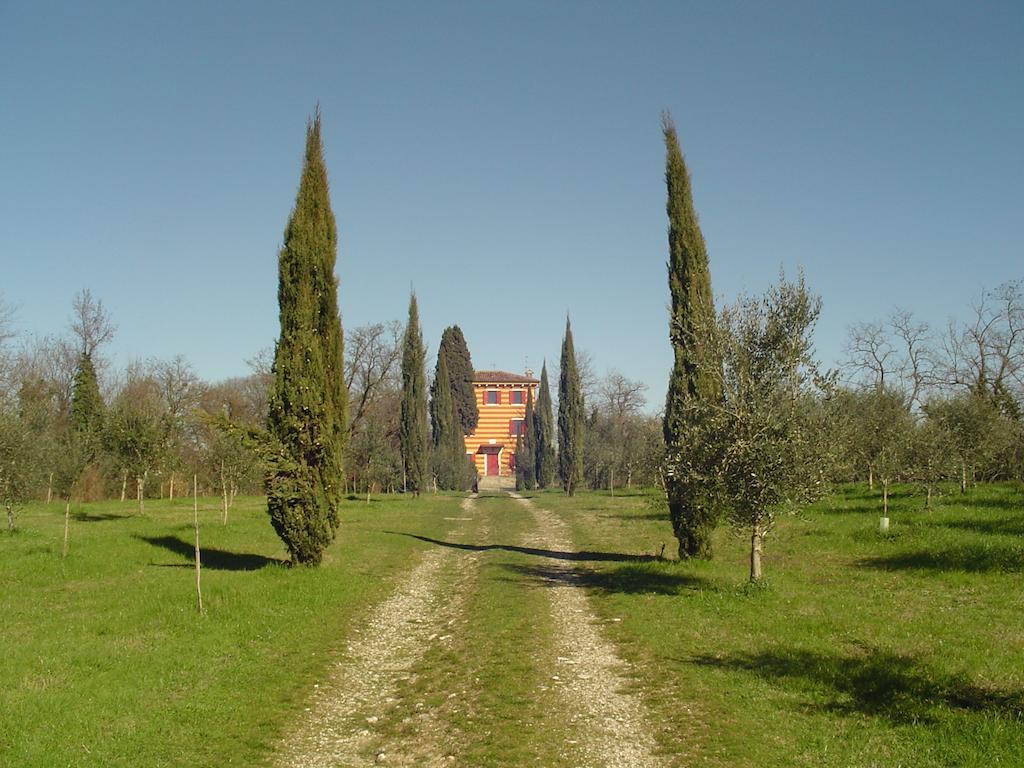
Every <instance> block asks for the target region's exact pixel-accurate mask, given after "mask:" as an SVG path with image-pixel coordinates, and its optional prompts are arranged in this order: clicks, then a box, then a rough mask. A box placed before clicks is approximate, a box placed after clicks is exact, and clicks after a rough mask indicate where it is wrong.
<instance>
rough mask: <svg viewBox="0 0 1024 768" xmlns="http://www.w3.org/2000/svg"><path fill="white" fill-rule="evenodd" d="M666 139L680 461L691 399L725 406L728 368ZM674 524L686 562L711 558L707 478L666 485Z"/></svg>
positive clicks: (681, 173)
mask: <svg viewBox="0 0 1024 768" xmlns="http://www.w3.org/2000/svg"><path fill="white" fill-rule="evenodd" d="M661 127H662V133H663V134H664V138H665V150H666V157H665V184H666V186H667V189H668V196H667V203H666V211H667V213H668V220H669V227H668V247H669V258H668V287H669V293H670V295H671V316H670V319H669V339H670V341H671V342H672V351H673V354H674V361H673V365H672V373H671V375H670V377H669V382H668V395H667V397H666V401H665V419H664V423H663V426H664V432H665V443H666V446H667V448H668V453H669V456H670V458H671V455H672V454H673V453H680V452H683V451H686V450H687V446H686V445H684V444H683V443H684V441H683V440H682V439H681V436H682V433H683V430H684V427H685V424H686V419H687V418H689V416H688V415H687V413H688V409H687V402H688V401H690V400H691V399H694V398H695V399H698V400H701V401H713V400H718V399H720V398H721V384H720V372H721V362H720V361H719V360H717V359H716V353H715V352H714V344H713V342H712V333H713V330H714V324H715V307H714V301H713V297H712V293H711V275H710V272H709V269H708V254H707V250H706V248H705V246H704V236H703V235H702V234H701V231H700V226H699V224H698V223H697V213H696V211H695V210H694V207H693V198H692V193H691V189H690V174H689V172H688V171H687V169H686V163H685V161H684V160H683V153H682V152H681V151H680V149H679V140H678V138H677V136H676V127H675V124H674V123H673V122H672V118H671V117H670V116H669V115H668V114H667V113H666V114H665V115H664V116H663V117H662V126H661ZM666 491H667V494H668V507H669V516H670V518H671V521H672V529H673V532H674V534H675V536H676V538H677V539H678V541H679V557H680V558H684V559H685V558H689V557H710V556H711V532H712V531H713V530H714V527H715V525H716V524H717V522H718V511H717V509H716V508H715V504H714V500H713V498H712V497H711V495H710V493H709V489H707V488H706V487H705V484H704V483H703V482H700V481H699V478H695V477H681V476H677V475H673V474H672V473H671V472H670V473H669V475H668V477H667V478H666Z"/></svg>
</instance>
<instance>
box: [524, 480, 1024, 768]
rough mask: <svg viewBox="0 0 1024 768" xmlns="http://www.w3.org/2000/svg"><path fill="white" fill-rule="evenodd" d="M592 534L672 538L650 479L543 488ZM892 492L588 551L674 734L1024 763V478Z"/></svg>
mask: <svg viewBox="0 0 1024 768" xmlns="http://www.w3.org/2000/svg"><path fill="white" fill-rule="evenodd" d="M530 495H532V496H533V497H534V499H535V501H536V502H537V503H539V504H542V505H543V506H545V507H547V508H549V509H551V510H553V511H557V512H559V513H560V514H562V515H563V516H564V517H565V519H567V520H568V521H569V522H570V523H571V524H572V528H573V531H574V535H575V538H576V544H577V546H578V547H580V548H583V549H593V550H600V551H617V552H622V553H629V554H643V553H648V554H649V553H656V552H658V551H659V550H660V547H661V544H662V543H665V545H666V553H672V551H673V542H674V540H673V539H672V537H671V532H670V530H669V528H668V525H667V523H666V522H664V521H663V519H662V516H661V514H660V513H659V512H657V511H656V510H655V508H654V507H652V505H651V503H650V500H649V499H648V498H645V497H644V496H643V495H641V494H635V495H631V496H626V497H623V496H622V495H621V494H620V495H617V496H616V497H614V498H612V497H610V496H609V495H607V494H584V495H581V496H578V497H576V498H573V499H568V498H565V497H563V496H561V495H559V494H558V493H555V492H543V493H534V494H530ZM922 507H923V500H922V499H921V498H920V497H916V496H912V495H910V494H909V493H908V492H907V491H906V490H905V489H898V490H897V491H896V494H895V498H894V499H893V506H892V508H891V509H890V517H891V520H892V528H891V530H890V532H889V533H888V534H887V535H881V534H879V533H878V532H877V524H878V517H879V514H880V513H879V508H880V501H879V500H878V498H877V494H875V493H870V492H869V491H868V490H867V489H866V488H863V487H850V488H847V489H845V492H841V493H839V494H837V495H835V496H833V497H831V498H829V499H827V500H825V501H823V502H822V503H819V504H818V505H816V506H814V507H813V508H811V509H810V510H808V511H807V512H806V513H804V514H802V515H801V516H799V517H787V518H784V519H782V520H780V523H779V525H778V528H777V530H776V532H775V533H774V534H773V536H772V537H771V538H769V539H768V541H767V544H766V560H765V569H766V570H765V572H766V576H767V579H768V582H769V583H768V586H767V588H763V589H762V588H754V587H751V586H748V585H747V584H745V579H746V576H747V568H748V561H747V557H748V552H749V540H748V539H746V538H741V537H739V536H737V535H735V534H732V533H731V532H729V531H728V530H727V529H722V530H720V531H718V532H717V535H716V540H715V557H714V559H713V560H712V561H710V562H700V563H679V562H666V563H658V562H655V563H643V564H640V563H616V562H608V561H593V562H587V563H586V564H585V565H586V567H585V569H584V570H583V571H582V572H581V578H582V579H583V580H584V582H585V583H587V584H588V588H589V591H590V593H591V595H592V598H593V600H592V602H593V605H594V609H595V610H596V611H597V612H598V614H599V615H601V616H603V617H605V618H609V619H611V618H621V619H622V621H621V622H613V623H610V624H609V625H608V626H609V627H611V630H610V631H611V632H612V637H613V638H614V640H615V641H616V642H617V643H618V644H619V646H620V648H622V649H623V652H624V655H625V656H626V658H628V659H629V660H630V661H632V662H633V663H634V667H635V669H636V670H638V673H639V675H640V680H639V682H640V684H641V685H642V686H643V687H644V688H646V689H647V690H648V691H649V694H650V698H649V702H650V703H651V704H652V707H653V710H654V718H655V720H656V721H658V723H659V724H660V725H661V726H662V733H661V738H662V742H663V743H664V744H665V746H666V747H668V748H670V749H671V748H672V745H673V744H678V743H679V742H680V741H692V740H694V739H695V740H697V741H698V742H699V749H698V755H699V757H698V759H697V762H698V763H699V764H704V765H722V766H726V765H728V766H746V765H750V766H754V765H760V766H764V765H807V766H821V765H834V766H994V765H1005V766H1019V765H1024V493H1022V491H1021V490H1020V489H1019V488H1017V487H1004V486H993V487H983V488H982V487H979V488H978V489H976V490H974V491H971V492H969V493H968V494H967V495H966V496H965V497H961V496H960V495H959V494H956V493H952V492H951V493H949V494H948V495H946V496H944V497H942V498H941V499H938V500H937V502H936V503H935V505H934V509H933V510H932V511H925V510H923V509H922Z"/></svg>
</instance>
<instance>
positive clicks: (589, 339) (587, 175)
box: [0, 0, 1024, 407]
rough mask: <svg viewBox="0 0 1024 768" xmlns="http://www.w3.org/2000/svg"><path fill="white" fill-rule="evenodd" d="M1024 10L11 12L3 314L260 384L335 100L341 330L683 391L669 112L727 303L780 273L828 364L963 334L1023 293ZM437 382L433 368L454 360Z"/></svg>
mask: <svg viewBox="0 0 1024 768" xmlns="http://www.w3.org/2000/svg"><path fill="white" fill-rule="evenodd" d="M1022 40H1024V4H1022V3H1021V2H1019V1H1018V2H1008V3H964V2H955V3H938V2H922V3H911V2H901V3H892V2H878V3H875V2H868V3H865V2H856V3H854V2H848V3H830V2H828V3H822V2H804V3H772V4H767V3H747V2H744V3H725V2H705V3H684V2H678V1H673V2H664V3H655V2H636V3H634V2H621V3H603V2H585V3H584V2H581V3H550V2H536V3H533V2H514V3H481V2H468V1H467V2H458V3H440V2H432V3H419V2H407V3H390V2H388V3H385V2H380V3H378V2H367V3H358V4H357V3H333V2H331V3H327V2H325V3H319V4H308V3H305V4H304V3H297V4H294V7H293V4H292V3H284V2H281V3H242V2H238V3H227V2H225V3H186V2H174V3H166V2H164V3H135V2H126V3H123V4H109V3H103V2H95V3H67V4H61V3H49V2H12V1H11V0H7V1H6V2H3V3H2V4H0V238H2V240H0V267H2V275H3V277H2V282H0V295H2V296H3V297H4V298H5V299H6V300H7V301H8V302H10V303H13V304H15V305H16V307H17V321H18V326H19V327H20V329H21V330H22V331H25V332H32V333H39V334H47V333H57V332H60V331H62V329H64V328H65V326H66V323H67V319H68V314H69V309H70V303H71V299H72V297H73V296H74V294H75V293H76V292H77V291H78V290H79V289H81V288H83V287H89V288H91V289H92V291H93V292H94V293H95V294H96V295H98V296H99V297H101V298H102V299H103V300H104V302H105V304H106V306H107V307H108V308H109V309H110V311H111V313H112V314H113V316H114V318H115V320H116V321H117V323H118V325H119V331H118V335H117V338H116V341H115V342H114V344H113V345H112V346H111V348H110V350H109V352H110V354H111V355H112V356H113V357H114V359H115V361H116V362H117V363H118V364H123V363H124V362H126V361H128V360H130V359H134V358H139V357H149V356H157V357H170V356H173V355H175V354H178V353H182V354H184V355H186V356H187V357H188V358H189V359H190V360H191V361H192V363H193V364H194V366H195V368H196V369H197V371H198V372H199V373H200V375H202V376H203V377H205V378H208V379H218V378H222V377H227V376H231V375H238V374H243V373H246V372H247V368H246V365H245V362H244V361H245V359H246V358H247V357H250V356H252V355H253V354H254V353H255V352H256V351H257V350H258V349H260V348H261V347H265V346H268V345H269V344H271V342H272V340H273V339H274V337H275V336H276V332H277V307H276V280H277V276H276V256H277V250H278V247H279V245H280V242H281V234H282V231H283V228H284V225H285V221H286V219H287V216H288V213H289V210H290V209H291V206H292V204H293V201H294V195H295V191H296V185H297V182H298V177H299V168H300V162H301V156H302V143H303V136H304V129H305V122H306V118H307V116H308V115H309V114H310V112H311V111H312V109H313V106H314V104H315V103H316V102H317V101H319V103H320V106H321V110H322V114H323V126H324V141H325V148H326V158H327V164H328V169H329V174H330V181H331V194H332V201H333V206H334V212H335V216H336V217H337V220H338V225H339V230H340V247H339V252H338V262H337V273H338V277H339V279H340V281H341V285H340V296H339V301H340V305H341V308H342V316H343V322H344V324H345V325H346V326H354V325H361V324H364V323H369V322H374V321H382V320H389V319H396V318H398V319H400V318H404V315H405V311H406V306H407V301H408V293H409V288H410V285H414V286H415V288H416V291H417V294H418V297H419V303H420V311H421V315H422V320H423V330H424V335H425V338H426V339H427V341H428V344H429V346H430V347H431V354H432V353H433V350H434V349H436V344H437V340H438V339H439V337H440V333H441V330H442V329H443V328H444V327H445V326H446V325H448V324H451V323H458V324H459V325H461V326H462V328H463V330H464V331H465V334H466V337H467V339H468V341H469V345H470V350H471V352H472V355H473V360H474V363H475V364H476V365H477V367H478V368H487V367H491V366H496V367H499V368H506V369H511V370H520V369H521V368H522V367H523V365H524V359H528V361H529V364H530V365H531V366H532V367H533V368H534V370H539V368H540V361H541V358H542V357H544V356H547V357H548V359H549V360H552V359H554V360H555V361H556V362H557V356H558V349H559V344H560V340H561V333H562V328H563V324H564V318H565V313H566V312H567V311H568V312H570V313H571V315H572V319H573V328H574V333H575V337H576V343H577V347H578V348H582V349H585V350H587V351H589V352H590V354H591V355H592V357H593V359H594V363H595V366H596V368H597V370H598V371H599V372H603V371H604V370H605V369H606V368H610V367H615V368H617V369H619V370H621V371H622V372H623V373H624V374H626V375H627V376H629V377H631V378H635V379H642V380H644V381H646V382H647V383H648V384H649V385H650V392H649V395H650V398H651V400H652V406H654V407H657V406H658V405H659V404H660V400H661V398H662V397H663V393H664V389H665V379H666V377H667V372H668V366H669V360H670V353H669V347H668V341H667V333H666V327H667V325H666V323H667V311H666V303H667V299H668V296H667V288H666V280H665V259H666V239H665V228H666V219H665V213H664V194H665V191H664V181H663V162H664V149H663V145H662V139H661V134H660V130H659V115H660V112H661V111H662V110H663V109H669V110H671V112H672V114H673V115H674V117H675V119H676V122H677V124H678V126H679V132H680V138H681V141H682V144H683V149H684V152H685V153H686V157H687V162H688V164H689V167H690V171H691V175H692V178H693V185H694V195H695V202H696V206H697V209H698V211H699V213H700V216H701V223H702V227H703V230H704V235H705V238H706V240H707V243H708V248H709V252H710V255H711V270H712V281H713V287H714V290H715V293H716V295H717V296H718V297H719V299H720V300H722V299H732V298H733V297H734V296H735V295H736V294H737V292H738V291H740V290H747V291H761V290H763V289H764V288H765V287H766V286H767V285H768V284H769V283H770V282H771V281H772V280H773V279H774V278H775V277H776V275H777V273H778V271H779V268H780V266H782V267H785V268H786V270H787V271H788V272H790V273H792V272H793V271H794V270H795V269H796V268H797V267H798V266H802V267H803V268H804V270H805V271H806V276H807V280H808V282H809V284H810V286H811V287H812V288H813V289H814V290H815V291H817V292H819V293H820V294H821V295H822V297H823V299H824V313H823V317H822V319H821V322H820V325H819V332H818V337H817V339H818V349H819V353H820V356H821V357H822V358H823V360H824V361H825V362H826V363H832V362H834V361H835V360H836V359H837V358H838V356H839V353H840V349H841V346H842V341H843V337H844V334H845V330H846V328H847V326H848V325H849V324H850V323H852V322H855V321H858V320H868V319H873V318H876V317H881V316H884V315H885V314H886V313H888V312H889V311H890V310H891V309H892V308H893V307H894V306H896V305H901V306H904V307H907V308H910V309H912V310H914V311H915V312H916V313H917V314H918V315H920V316H921V317H923V318H925V319H927V320H929V321H931V322H933V323H936V324H939V325H942V324H944V323H945V322H946V319H947V318H948V317H949V316H951V315H961V314H963V313H964V312H965V310H966V309H967V306H968V303H969V300H970V298H971V297H973V296H974V295H976V294H977V293H978V292H979V291H980V290H981V289H982V288H983V287H988V288H992V287H995V286H996V285H997V284H999V283H1001V282H1003V281H1006V280H1008V279H1012V278H1021V277H1024V247H1022V236H1021V233H1022V226H1021V225H1022V223H1024V205H1022V204H1024V138H1022V137H1024V45H1022ZM432 363H433V361H432V360H431V365H432Z"/></svg>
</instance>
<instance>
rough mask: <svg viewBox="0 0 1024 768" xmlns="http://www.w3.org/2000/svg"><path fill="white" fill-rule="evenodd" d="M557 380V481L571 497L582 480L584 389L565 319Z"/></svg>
mask: <svg viewBox="0 0 1024 768" xmlns="http://www.w3.org/2000/svg"><path fill="white" fill-rule="evenodd" d="M559 367H560V375H559V377H558V478H559V480H561V481H562V490H563V491H565V493H566V494H567V495H568V496H574V495H575V494H576V488H577V486H578V485H579V484H580V482H581V481H582V480H583V426H584V425H583V422H584V418H585V415H584V412H583V408H584V406H583V388H582V386H581V385H580V374H579V371H578V370H577V369H576V352H575V350H574V349H573V344H572V328H570V327H569V318H568V317H566V318H565V338H563V339H562V361H561V364H560V366H559Z"/></svg>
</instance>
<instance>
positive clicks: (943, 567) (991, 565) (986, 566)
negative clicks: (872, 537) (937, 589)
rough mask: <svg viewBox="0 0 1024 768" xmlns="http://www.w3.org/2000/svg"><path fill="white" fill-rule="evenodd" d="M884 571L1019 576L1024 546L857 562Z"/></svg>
mask: <svg viewBox="0 0 1024 768" xmlns="http://www.w3.org/2000/svg"><path fill="white" fill-rule="evenodd" d="M857 565H860V566H863V567H867V568H877V569H879V570H883V571H903V570H907V571H966V572H968V573H992V572H997V571H1003V572H1010V573H1017V572H1020V571H1024V546H1020V545H1018V546H1012V545H1011V546H1007V545H997V544H974V543H971V544H961V545H959V546H956V547H946V548H943V549H922V550H919V551H916V552H902V553H899V554H895V555H887V556H885V557H868V558H864V559H862V560H859V561H858V562H857Z"/></svg>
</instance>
